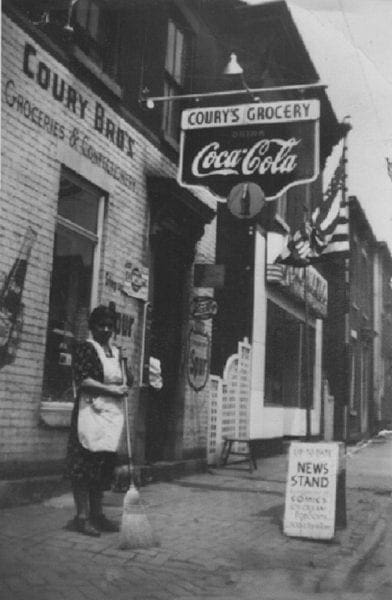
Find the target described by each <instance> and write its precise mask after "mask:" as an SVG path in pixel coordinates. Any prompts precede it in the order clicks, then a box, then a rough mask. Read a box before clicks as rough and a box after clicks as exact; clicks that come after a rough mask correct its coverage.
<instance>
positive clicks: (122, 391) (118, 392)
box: [106, 383, 128, 398]
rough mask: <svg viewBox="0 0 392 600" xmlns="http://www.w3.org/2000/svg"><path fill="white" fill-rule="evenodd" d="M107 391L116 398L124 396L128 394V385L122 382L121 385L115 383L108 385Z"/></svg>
mask: <svg viewBox="0 0 392 600" xmlns="http://www.w3.org/2000/svg"><path fill="white" fill-rule="evenodd" d="M106 388H107V393H108V394H110V395H111V396H114V397H115V398H122V397H123V396H126V395H127V394H128V387H127V386H126V385H124V384H123V383H121V384H120V385H116V384H114V383H112V384H109V385H107V386H106Z"/></svg>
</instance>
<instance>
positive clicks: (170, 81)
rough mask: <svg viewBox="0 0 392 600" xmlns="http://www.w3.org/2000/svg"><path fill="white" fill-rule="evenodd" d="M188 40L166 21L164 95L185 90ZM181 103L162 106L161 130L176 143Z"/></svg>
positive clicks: (175, 26)
mask: <svg viewBox="0 0 392 600" xmlns="http://www.w3.org/2000/svg"><path fill="white" fill-rule="evenodd" d="M189 45H190V40H189V39H188V38H187V36H186V35H185V32H184V31H183V30H182V29H181V28H180V27H179V25H178V24H177V23H174V21H172V20H171V19H170V20H169V23H168V31H167V46H166V58H165V80H164V95H165V96H177V95H179V94H182V93H184V92H185V81H186V75H187V66H188V62H189V55H190V48H189ZM180 116H181V105H180V103H179V102H166V103H165V104H164V107H163V131H164V134H165V136H166V138H167V139H169V140H170V141H171V142H173V143H174V144H177V143H178V140H179V134H180V121H181V119H180Z"/></svg>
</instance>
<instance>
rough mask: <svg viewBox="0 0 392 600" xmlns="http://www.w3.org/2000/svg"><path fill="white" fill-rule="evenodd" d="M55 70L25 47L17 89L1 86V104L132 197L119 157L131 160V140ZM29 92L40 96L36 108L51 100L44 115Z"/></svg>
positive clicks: (12, 84)
mask: <svg viewBox="0 0 392 600" xmlns="http://www.w3.org/2000/svg"><path fill="white" fill-rule="evenodd" d="M61 70H62V69H61V65H60V64H59V65H58V69H57V67H56V66H53V64H52V63H51V64H50V65H49V64H47V62H45V56H44V53H43V51H41V49H40V47H39V46H35V45H33V44H31V43H29V42H25V44H24V47H23V57H22V60H21V71H22V76H23V84H21V82H20V81H15V79H11V78H10V79H8V80H7V81H6V83H5V88H4V92H5V93H4V96H5V102H6V104H7V105H8V106H9V107H11V108H13V109H14V110H15V111H16V112H17V113H18V114H20V115H21V116H23V117H24V118H25V119H27V120H28V121H30V122H31V123H33V124H34V125H35V126H36V127H37V128H39V129H41V130H42V131H43V132H45V133H46V134H49V135H51V136H53V137H54V138H57V139H58V140H60V141H65V142H67V143H68V145H69V147H70V148H72V150H74V151H76V152H78V153H79V154H80V155H81V156H83V157H84V158H86V159H87V160H89V161H90V162H91V163H92V164H94V165H96V166H97V167H98V168H100V169H102V170H103V171H105V172H106V173H107V174H108V175H109V176H111V177H113V178H114V179H116V180H117V181H118V182H119V183H121V184H122V185H124V186H125V187H127V188H128V189H130V190H132V191H135V189H136V180H135V179H134V177H133V176H132V175H131V173H130V172H128V170H127V169H126V168H123V167H122V166H121V164H120V163H121V160H120V158H121V159H122V156H121V154H122V155H123V156H124V157H126V158H128V159H130V160H133V159H134V157H135V140H134V138H133V136H132V135H131V133H130V132H129V131H127V128H126V127H124V126H123V123H122V121H121V120H120V118H119V117H118V116H117V115H116V113H115V112H114V111H112V110H111V109H110V108H108V107H106V106H104V104H103V103H101V102H100V101H99V100H98V99H94V100H93V101H92V100H91V98H90V99H89V98H87V97H86V96H85V95H84V93H83V92H82V91H81V89H82V85H80V89H79V88H78V87H77V86H76V85H75V81H76V82H77V80H75V79H74V78H72V83H70V82H69V81H68V79H69V78H71V75H70V74H66V75H64V76H61ZM31 86H37V88H38V89H40V90H41V91H42V94H43V96H42V104H44V103H45V101H46V100H47V99H46V98H45V97H44V95H45V96H47V95H50V96H51V98H50V100H51V101H52V108H51V111H50V112H49V111H46V110H43V108H42V106H41V105H40V102H39V101H38V100H33V98H34V99H35V98H37V94H36V93H35V92H34V93H32V90H31ZM58 107H59V108H58ZM64 108H65V109H66V111H67V112H68V113H70V114H72V115H74V116H75V121H74V125H72V126H69V125H67V114H66V113H65V112H64ZM59 109H60V110H59ZM75 124H76V125H77V126H75ZM100 138H104V142H105V143H106V142H109V143H110V144H112V145H113V146H114V147H115V148H116V149H118V151H119V153H120V154H119V155H118V157H119V161H113V160H111V159H110V158H109V155H110V153H109V152H108V153H105V152H102V150H101V149H100V148H101V147H102V139H100Z"/></svg>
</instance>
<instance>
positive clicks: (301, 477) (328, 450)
mask: <svg viewBox="0 0 392 600" xmlns="http://www.w3.org/2000/svg"><path fill="white" fill-rule="evenodd" d="M338 465H339V444H338V443H337V442H326V443H323V442H320V443H314V444H311V443H304V442H292V443H291V444H290V450H289V467H288V476H287V482H286V501H285V513H284V523H283V530H284V533H285V534H286V535H289V536H294V537H304V538H314V539H327V540H328V539H332V538H333V536H334V533H335V512H336V489H337V476H338Z"/></svg>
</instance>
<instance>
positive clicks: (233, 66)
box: [223, 52, 244, 75]
mask: <svg viewBox="0 0 392 600" xmlns="http://www.w3.org/2000/svg"><path fill="white" fill-rule="evenodd" d="M243 74H244V69H243V68H242V67H241V65H240V64H239V62H238V60H237V55H236V54H235V53H234V52H232V53H231V54H230V60H229V62H228V63H227V65H226V67H225V68H224V70H223V75H243Z"/></svg>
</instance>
